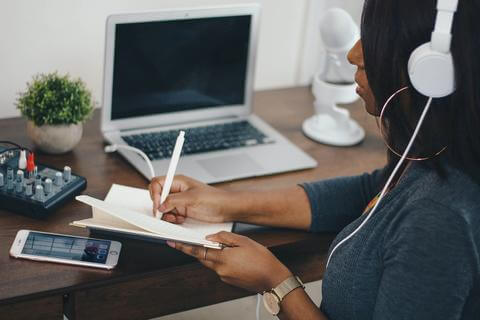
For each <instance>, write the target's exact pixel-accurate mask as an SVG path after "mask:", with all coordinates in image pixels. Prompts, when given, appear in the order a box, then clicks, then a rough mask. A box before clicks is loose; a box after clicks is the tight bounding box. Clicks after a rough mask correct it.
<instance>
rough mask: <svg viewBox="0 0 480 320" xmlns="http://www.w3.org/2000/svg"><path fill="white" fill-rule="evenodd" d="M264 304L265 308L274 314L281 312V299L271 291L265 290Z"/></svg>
mask: <svg viewBox="0 0 480 320" xmlns="http://www.w3.org/2000/svg"><path fill="white" fill-rule="evenodd" d="M263 304H264V305H265V309H267V311H268V312H270V313H271V314H273V315H274V316H276V315H277V314H278V313H279V312H280V301H278V298H277V296H276V295H274V294H273V293H271V292H265V293H264V294H263Z"/></svg>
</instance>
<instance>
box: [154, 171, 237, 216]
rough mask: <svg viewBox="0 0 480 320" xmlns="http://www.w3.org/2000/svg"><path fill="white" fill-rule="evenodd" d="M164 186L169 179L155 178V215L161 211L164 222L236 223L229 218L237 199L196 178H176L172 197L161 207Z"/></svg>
mask: <svg viewBox="0 0 480 320" xmlns="http://www.w3.org/2000/svg"><path fill="white" fill-rule="evenodd" d="M164 183H165V177H155V178H153V179H152V181H151V183H150V185H149V190H150V197H151V198H152V201H153V214H154V215H156V214H157V212H158V211H160V212H162V213H163V217H162V219H163V220H165V221H168V222H172V223H183V222H184V221H185V218H186V217H190V218H194V219H197V220H201V221H205V222H227V221H232V218H231V217H229V213H230V212H231V210H229V208H230V207H231V205H232V201H233V198H234V197H233V195H231V193H229V192H227V191H223V190H220V189H217V188H214V187H211V186H208V185H206V184H204V183H201V182H199V181H197V180H194V179H192V178H188V177H185V176H175V178H174V179H173V183H172V187H171V188H170V194H169V196H168V197H167V199H166V200H165V202H164V203H162V205H160V195H161V193H162V188H163V185H164Z"/></svg>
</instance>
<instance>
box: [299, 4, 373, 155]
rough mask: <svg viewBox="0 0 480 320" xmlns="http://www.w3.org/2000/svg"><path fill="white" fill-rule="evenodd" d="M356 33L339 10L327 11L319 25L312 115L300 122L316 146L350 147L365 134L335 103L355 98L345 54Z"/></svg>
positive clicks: (346, 111)
mask: <svg viewBox="0 0 480 320" xmlns="http://www.w3.org/2000/svg"><path fill="white" fill-rule="evenodd" d="M359 34H360V31H359V29H358V26H357V25H356V24H355V22H354V21H353V19H352V17H351V16H350V15H349V14H348V13H347V12H346V11H345V10H343V9H339V8H332V9H329V10H328V11H327V12H326V13H325V15H324V16H323V18H322V21H321V23H320V35H321V38H322V42H323V44H324V46H325V49H326V53H325V58H324V61H323V65H322V68H321V70H320V71H319V72H318V73H316V74H315V76H314V79H313V84H312V91H313V95H314V96H315V102H314V107H315V113H316V114H315V115H314V116H312V117H310V118H309V119H307V120H305V121H304V123H303V132H304V133H305V135H306V136H307V137H309V138H311V139H313V140H315V141H318V142H320V143H324V144H329V145H334V146H351V145H355V144H358V143H360V142H361V141H362V140H363V139H364V138H365V131H364V130H363V129H362V128H361V127H360V126H359V125H358V123H357V122H356V121H354V120H352V119H351V118H350V112H349V111H348V110H345V109H342V108H339V107H337V104H338V103H352V102H354V101H356V100H357V99H358V96H357V94H356V92H355V89H356V84H355V81H354V75H355V68H354V67H353V66H352V65H350V63H349V62H348V61H347V53H348V51H349V50H350V49H351V48H352V47H353V45H354V44H355V42H356V41H357V40H358V39H359V37H360V35H359Z"/></svg>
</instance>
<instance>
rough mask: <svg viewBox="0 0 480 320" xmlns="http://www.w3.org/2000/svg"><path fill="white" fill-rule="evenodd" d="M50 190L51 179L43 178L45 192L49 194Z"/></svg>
mask: <svg viewBox="0 0 480 320" xmlns="http://www.w3.org/2000/svg"><path fill="white" fill-rule="evenodd" d="M50 192H52V179H50V178H47V179H45V193H46V194H49V193H50Z"/></svg>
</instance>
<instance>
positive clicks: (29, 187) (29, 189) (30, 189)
mask: <svg viewBox="0 0 480 320" xmlns="http://www.w3.org/2000/svg"><path fill="white" fill-rule="evenodd" d="M32 194H33V186H32V184H31V183H29V184H27V187H26V188H25V195H26V196H29V197H30V196H31V195H32Z"/></svg>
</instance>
